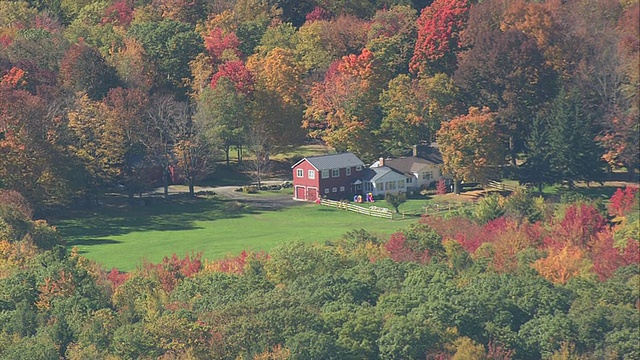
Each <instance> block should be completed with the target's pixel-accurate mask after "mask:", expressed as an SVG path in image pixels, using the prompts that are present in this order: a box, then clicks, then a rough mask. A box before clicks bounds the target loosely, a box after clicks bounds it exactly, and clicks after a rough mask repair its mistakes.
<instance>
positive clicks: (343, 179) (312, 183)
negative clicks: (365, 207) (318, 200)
mask: <svg viewBox="0 0 640 360" xmlns="http://www.w3.org/2000/svg"><path fill="white" fill-rule="evenodd" d="M298 169H302V170H303V177H302V178H299V177H298V176H297V170H298ZM309 170H314V171H315V173H316V174H315V175H316V176H315V179H309ZM362 174H363V168H361V169H360V171H356V167H355V166H353V167H351V175H349V176H347V169H346V168H342V169H340V176H339V177H335V178H334V177H331V170H329V177H328V178H327V179H322V172H321V171H317V170H315V168H314V167H313V166H312V165H311V164H310V163H309V162H308V161H307V160H303V161H302V162H300V164H298V165H297V166H296V167H294V168H293V185H294V187H296V190H295V192H294V198H295V199H298V200H308V201H314V200H315V198H313V195H311V194H313V193H314V190H315V189H317V194H318V196H322V197H327V198H329V199H333V200H340V199H351V198H352V197H353V195H354V194H362V190H360V191H356V192H354V191H352V190H355V189H352V186H351V184H352V183H353V182H355V181H356V180H358V179H362ZM298 187H300V189H299V188H298ZM302 187H304V190H302V189H301V188H302ZM340 187H344V191H340ZM333 188H336V190H337V191H336V192H333ZM325 189H329V193H325ZM302 193H304V194H305V198H301V197H300V196H301V194H302Z"/></svg>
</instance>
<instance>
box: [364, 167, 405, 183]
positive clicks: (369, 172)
mask: <svg viewBox="0 0 640 360" xmlns="http://www.w3.org/2000/svg"><path fill="white" fill-rule="evenodd" d="M390 172H394V173H396V174H398V175H404V174H402V173H400V172H398V171H395V170H394V169H392V168H390V167H388V166H380V167H373V168H367V169H366V170H365V173H364V176H363V178H364V180H365V181H369V182H376V181H377V180H378V179H380V178H381V177H383V176H385V175H387V174H388V173H390Z"/></svg>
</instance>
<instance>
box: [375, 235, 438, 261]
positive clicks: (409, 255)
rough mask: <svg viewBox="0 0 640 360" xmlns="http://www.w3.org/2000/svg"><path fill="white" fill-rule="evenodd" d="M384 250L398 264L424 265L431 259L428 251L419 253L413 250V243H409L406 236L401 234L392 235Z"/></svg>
mask: <svg viewBox="0 0 640 360" xmlns="http://www.w3.org/2000/svg"><path fill="white" fill-rule="evenodd" d="M384 249H385V250H386V251H387V253H388V254H389V257H390V258H391V259H393V260H394V261H398V262H400V261H414V262H419V263H421V264H424V263H426V262H428V261H429V259H430V255H429V251H428V250H424V251H419V250H416V249H414V248H412V246H411V243H410V242H408V241H407V239H406V237H405V236H404V234H402V233H399V232H398V233H395V234H392V235H391V237H390V238H389V240H388V241H387V242H386V243H385V244H384Z"/></svg>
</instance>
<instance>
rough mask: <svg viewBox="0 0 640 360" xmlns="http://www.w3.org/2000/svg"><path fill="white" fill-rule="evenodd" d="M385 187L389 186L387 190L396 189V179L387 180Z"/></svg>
mask: <svg viewBox="0 0 640 360" xmlns="http://www.w3.org/2000/svg"><path fill="white" fill-rule="evenodd" d="M385 187H386V188H387V190H395V189H396V182H395V181H387V183H386V185H385Z"/></svg>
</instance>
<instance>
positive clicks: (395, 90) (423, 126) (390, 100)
mask: <svg viewBox="0 0 640 360" xmlns="http://www.w3.org/2000/svg"><path fill="white" fill-rule="evenodd" d="M455 102H456V90H455V87H454V86H453V83H452V81H451V79H450V78H448V77H447V76H446V75H444V74H438V75H435V76H433V77H427V78H419V79H414V80H411V79H410V78H409V76H407V75H399V76H398V77H396V78H395V79H393V80H391V81H390V82H389V84H388V89H387V90H384V91H382V93H381V94H380V107H381V110H382V113H383V118H382V122H381V124H380V132H381V136H380V141H381V143H382V145H383V149H384V150H385V151H386V152H388V153H390V154H393V155H395V156H400V155H402V154H404V153H405V152H406V151H407V150H408V149H410V148H411V146H412V145H416V144H420V143H423V142H426V143H430V142H432V141H433V140H434V138H435V133H436V131H437V130H438V129H439V128H440V123H441V122H442V121H445V120H446V119H449V118H451V117H453V116H454V115H455Z"/></svg>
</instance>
